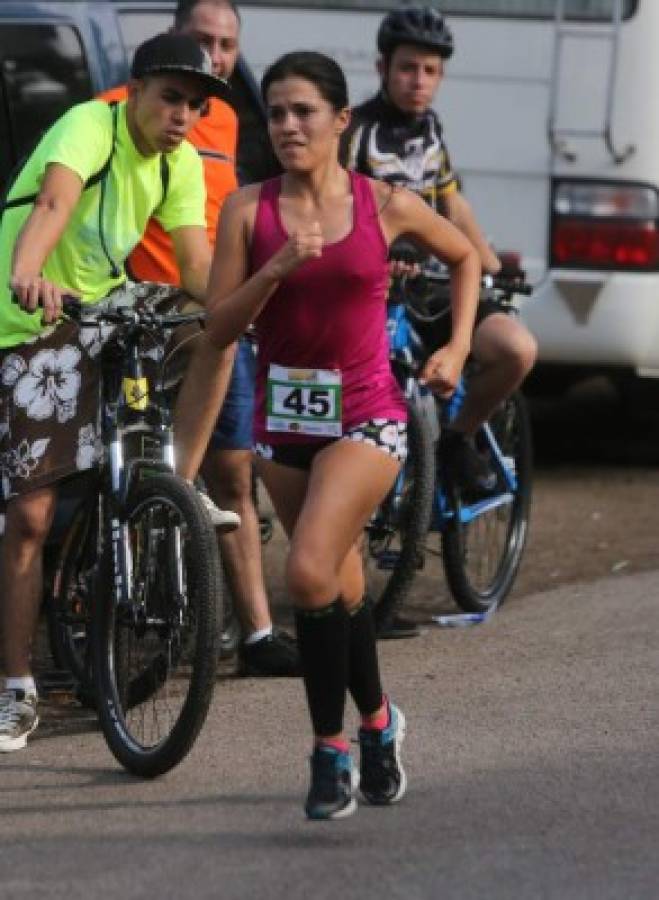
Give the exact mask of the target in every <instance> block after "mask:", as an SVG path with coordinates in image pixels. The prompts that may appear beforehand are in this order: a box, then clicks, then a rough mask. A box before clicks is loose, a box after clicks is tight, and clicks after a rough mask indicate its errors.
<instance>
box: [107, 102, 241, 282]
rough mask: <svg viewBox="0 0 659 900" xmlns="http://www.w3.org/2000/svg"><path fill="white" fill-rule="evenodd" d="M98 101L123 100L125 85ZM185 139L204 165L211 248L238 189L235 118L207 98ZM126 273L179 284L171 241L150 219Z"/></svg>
mask: <svg viewBox="0 0 659 900" xmlns="http://www.w3.org/2000/svg"><path fill="white" fill-rule="evenodd" d="M99 97H100V99H101V100H105V101H106V102H107V103H110V102H111V101H112V100H125V98H126V86H125V85H122V86H121V87H116V88H112V89H111V90H109V91H104V92H103V93H102V94H100V95H99ZM187 139H188V140H189V141H190V143H191V144H193V145H194V146H195V147H196V148H197V150H198V151H199V155H200V156H201V159H202V162H203V164H204V179H205V181H206V229H207V231H208V240H209V241H210V245H211V247H214V246H215V233H216V230H217V220H218V219H219V217H220V210H221V208H222V204H223V202H224V200H225V198H226V196H227V195H228V194H230V193H231V192H232V191H235V190H236V188H237V187H238V181H237V179H236V148H237V144H238V118H237V116H236V114H235V112H234V111H233V109H232V108H231V107H230V106H229V104H228V103H225V102H224V101H223V100H218V99H216V98H215V97H211V98H210V101H209V110H208V114H207V115H205V116H202V117H201V118H200V119H199V121H198V122H197V124H196V125H195V126H194V128H192V129H191V130H190V131H189V132H188V134H187ZM127 267H128V270H129V272H130V273H131V274H132V275H134V276H135V277H136V278H138V279H140V280H141V281H159V282H162V283H165V284H180V281H181V276H180V273H179V270H178V266H177V265H176V258H175V256H174V247H173V245H172V239H171V238H170V237H169V235H168V234H167V233H166V232H165V231H163V229H162V228H161V226H160V225H159V224H158V223H157V222H156V221H155V220H154V219H151V220H150V222H149V225H148V228H147V230H146V234H145V235H144V237H143V238H142V241H141V243H140V244H138V245H137V247H136V248H135V249H134V250H133V252H132V253H131V255H130V257H129V258H128V264H127Z"/></svg>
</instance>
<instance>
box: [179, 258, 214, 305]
mask: <svg viewBox="0 0 659 900" xmlns="http://www.w3.org/2000/svg"><path fill="white" fill-rule="evenodd" d="M209 273H210V260H208V262H204V263H202V264H200V265H197V266H186V267H185V269H182V270H181V287H182V288H183V290H184V291H185V292H186V294H189V295H190V296H191V297H193V298H194V299H195V300H196V301H197V303H201V305H202V306H205V305H206V295H207V289H208V275H209Z"/></svg>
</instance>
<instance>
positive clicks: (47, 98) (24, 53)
mask: <svg viewBox="0 0 659 900" xmlns="http://www.w3.org/2000/svg"><path fill="white" fill-rule="evenodd" d="M91 95H92V85H91V80H90V77H89V71H88V69H87V64H86V61H85V57H84V53H83V50H82V44H81V41H80V38H79V35H78V33H77V32H76V30H75V29H74V28H73V27H71V26H69V25H55V24H50V23H38V24H35V23H25V24H23V23H7V24H3V26H2V28H0V186H1V184H2V182H4V179H5V177H6V176H7V174H8V172H9V170H10V169H11V167H12V166H13V165H14V163H15V162H16V160H17V159H19V158H20V157H21V156H22V155H23V153H25V151H26V150H27V149H29V148H30V147H31V146H32V144H33V143H34V141H35V140H36V139H37V138H38V137H39V135H40V134H41V133H42V132H43V131H44V130H45V129H46V128H47V127H48V126H49V125H50V124H51V123H52V122H54V121H55V119H57V118H58V117H59V116H60V115H61V114H62V113H63V112H65V111H66V110H67V109H68V108H69V107H70V106H72V105H73V104H74V103H80V102H81V101H83V100H87V99H88V98H89V97H90V96H91Z"/></svg>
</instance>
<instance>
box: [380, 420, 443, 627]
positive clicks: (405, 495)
mask: <svg viewBox="0 0 659 900" xmlns="http://www.w3.org/2000/svg"><path fill="white" fill-rule="evenodd" d="M407 415H408V418H407V439H408V454H407V459H406V460H405V463H404V464H403V468H402V470H401V473H400V475H399V477H398V479H397V481H396V484H395V485H394V487H393V488H392V490H391V491H390V492H389V494H388V495H387V497H386V498H385V499H384V501H383V502H382V503H381V504H380V506H379V507H378V509H377V510H376V512H375V514H374V515H373V517H372V518H371V521H370V522H369V524H368V525H367V527H366V533H365V537H364V542H363V557H364V570H365V576H366V592H367V595H368V596H369V598H370V600H371V602H372V604H373V614H374V617H375V624H376V628H377V629H382V628H386V627H387V625H388V624H389V623H390V622H391V620H392V618H393V617H394V616H395V614H396V613H397V612H398V611H399V610H400V609H401V607H402V605H403V603H404V602H405V599H406V597H407V595H408V593H409V590H410V588H411V586H412V582H413V581H414V577H415V575H416V572H417V570H418V569H419V568H420V567H421V565H422V564H423V548H424V544H425V540H426V535H427V533H428V528H429V527H430V519H431V516H432V504H433V487H434V483H435V457H434V441H433V437H432V433H431V430H430V427H429V424H428V422H427V421H426V419H425V417H424V415H423V412H422V410H421V409H420V408H419V406H418V405H417V404H416V403H408V406H407ZM383 573H386V574H383Z"/></svg>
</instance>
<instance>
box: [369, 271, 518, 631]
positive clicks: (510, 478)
mask: <svg viewBox="0 0 659 900" xmlns="http://www.w3.org/2000/svg"><path fill="white" fill-rule="evenodd" d="M415 282H416V287H415V288H413V289H411V288H410V285H409V284H406V283H404V282H403V283H402V284H401V285H399V289H398V290H397V291H395V292H394V293H393V294H392V302H391V303H390V306H389V314H388V328H389V334H390V347H391V362H392V368H393V370H394V373H395V374H396V376H397V378H398V381H399V383H400V384H401V387H402V388H403V390H404V391H405V396H406V398H407V402H408V412H409V423H408V428H409V453H408V458H407V460H406V462H405V464H404V466H403V467H402V468H401V471H400V473H399V475H398V478H397V480H396V482H395V484H394V486H393V488H392V490H391V491H390V493H389V495H388V496H387V497H386V498H385V500H384V501H383V503H382V504H381V505H380V507H379V508H378V510H377V511H376V513H375V514H374V515H373V517H372V518H371V521H370V522H369V524H368V526H367V528H366V536H365V541H364V544H365V551H364V555H365V562H366V574H367V590H368V593H369V596H370V597H371V599H372V602H373V604H374V612H375V617H376V622H377V623H378V625H386V624H387V623H388V622H389V621H390V620H391V618H392V617H393V616H394V615H395V613H396V612H398V611H399V609H400V608H401V606H402V604H403V603H404V601H405V598H406V596H407V594H408V592H409V589H410V587H411V585H412V582H413V580H414V577H415V574H416V572H417V571H418V570H419V569H421V568H422V567H423V565H424V562H425V558H426V555H427V554H437V553H441V558H442V564H443V568H444V572H445V575H446V579H447V582H448V586H449V589H450V591H451V594H452V596H453V598H454V600H455V602H456V603H457V605H458V606H459V607H460V608H461V609H462V610H464V611H465V612H466V613H473V614H476V616H481V615H486V614H491V613H492V612H493V611H494V609H496V608H497V607H498V606H499V605H500V604H501V603H503V601H504V600H505V598H506V597H507V596H508V594H509V592H510V590H511V588H512V586H513V584H514V581H515V577H516V575H517V570H518V568H519V565H520V562H521V558H522V554H523V551H524V546H525V543H526V537H527V528H528V519H529V508H530V499H531V483H532V449H531V430H530V424H529V416H528V412H527V410H526V405H525V402H524V398H523V397H522V395H521V393H519V392H518V391H516V392H514V393H513V394H512V395H511V396H510V397H509V398H508V399H507V400H506V401H505V403H503V404H502V406H501V407H500V408H499V409H498V410H496V412H495V413H494V414H493V415H492V416H491V418H490V420H489V421H488V422H486V423H485V424H484V425H483V426H481V428H480V429H479V432H478V434H477V435H476V442H477V444H478V445H479V448H480V449H481V450H482V451H483V452H484V453H486V454H487V456H488V458H489V462H490V466H491V469H492V471H493V472H494V474H495V475H496V487H495V489H494V490H492V491H491V492H489V493H488V494H487V495H486V496H483V497H481V498H479V499H470V498H469V497H468V496H467V495H466V493H465V491H464V489H463V488H462V487H461V485H460V484H459V483H458V481H457V480H456V478H455V477H454V476H453V475H452V473H451V472H450V471H449V470H448V469H447V468H446V467H445V466H443V464H442V458H441V429H442V427H443V426H444V427H445V426H446V425H447V424H448V422H449V421H450V419H451V418H452V417H453V416H455V415H456V414H457V411H458V409H459V405H460V403H461V401H462V397H463V396H464V393H465V389H466V386H467V385H468V381H469V377H470V370H471V367H472V365H473V363H472V362H469V363H468V364H467V366H466V368H465V372H464V373H463V376H462V379H461V382H460V385H459V387H458V389H457V391H456V392H455V394H454V396H453V398H451V400H450V401H449V402H445V401H441V400H437V399H436V398H434V397H433V396H432V395H431V394H430V393H429V392H428V391H427V390H425V389H423V388H421V387H420V386H419V384H418V381H417V379H416V375H417V373H418V372H419V370H420V368H421V366H422V364H423V361H424V359H425V357H426V356H427V355H428V349H427V348H428V346H433V343H432V330H433V325H434V324H435V323H436V321H437V318H438V317H439V316H441V315H444V314H445V312H444V311H445V309H446V290H447V276H445V275H444V274H443V273H436V272H434V271H432V270H430V271H426V272H424V274H423V275H422V277H421V279H419V280H416V279H415ZM515 293H524V294H526V293H530V288H529V286H528V285H526V284H525V283H524V282H523V281H521V280H520V279H513V280H511V279H504V278H489V279H488V282H486V285H485V286H484V287H483V289H482V292H481V294H482V299H485V298H487V299H496V300H497V302H498V304H499V305H500V307H501V309H502V310H504V311H507V312H510V313H512V312H513V306H512V302H511V301H512V297H513V295H514V294H515ZM420 298H422V299H423V302H420ZM433 300H437V301H438V302H437V303H433ZM437 308H439V311H437ZM424 332H425V333H424ZM434 535H439V543H440V546H441V551H440V550H439V549H435V547H434V546H433V544H432V541H433V536H434Z"/></svg>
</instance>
